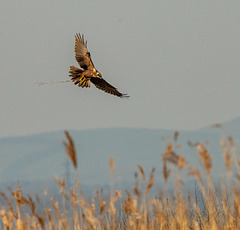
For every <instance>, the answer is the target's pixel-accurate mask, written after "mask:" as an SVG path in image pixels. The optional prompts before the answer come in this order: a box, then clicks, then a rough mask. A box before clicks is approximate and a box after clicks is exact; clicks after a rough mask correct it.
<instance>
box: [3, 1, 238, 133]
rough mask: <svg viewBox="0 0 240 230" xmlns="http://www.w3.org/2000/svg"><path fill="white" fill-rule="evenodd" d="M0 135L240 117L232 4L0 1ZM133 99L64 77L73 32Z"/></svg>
mask: <svg viewBox="0 0 240 230" xmlns="http://www.w3.org/2000/svg"><path fill="white" fill-rule="evenodd" d="M0 12H1V13H0V25H1V31H0V67H1V84H0V96H1V101H0V108H1V109H0V117H1V120H0V127H1V129H0V137H3V136H12V135H26V134H31V133H38V132H45V131H52V130H61V129H89V128H102V127H104V128H107V127H144V128H165V129H175V130H176V129H177V130H179V129H196V128H200V127H202V126H206V125H209V124H211V123H217V122H221V121H225V120H229V119H232V118H234V117H238V116H239V115H240V112H239V111H240V109H239V108H240V100H239V98H240V86H239V85H240V77H239V74H240V64H239V63H240V45H239V44H240V23H239V22H240V13H239V12H240V1H233V0H228V1H207V0H203V1H194V0H181V1H179V0H172V1H170V0H165V1H141V0H137V1H133V0H132V1H123V0H122V1H112V0H101V1H100V0H98V1H97V0H88V1H77V0H75V1H74V0H68V1H66V0H55V1H51V0H50V1H39V0H18V1H14V0H9V1H1V3H0ZM79 32H80V33H84V34H85V38H86V39H87V41H88V48H89V51H90V52H91V55H92V59H93V62H94V64H95V67H96V68H97V69H98V70H99V72H101V73H102V75H103V77H104V78H105V79H106V80H107V81H108V82H109V83H111V84H113V85H114V86H116V87H117V88H118V89H119V90H120V91H121V92H123V93H128V94H129V95H130V96H131V98H130V99H129V100H123V99H120V98H117V97H114V96H112V95H109V94H105V93H104V92H102V91H99V90H98V89H96V88H95V87H94V86H92V87H91V88H90V89H82V88H78V87H76V86H74V85H73V84H72V83H66V84H58V85H53V86H41V87H39V86H37V84H36V82H39V81H51V80H53V81H58V80H68V71H69V66H70V65H75V66H77V63H76V61H75V59H74V34H75V33H79Z"/></svg>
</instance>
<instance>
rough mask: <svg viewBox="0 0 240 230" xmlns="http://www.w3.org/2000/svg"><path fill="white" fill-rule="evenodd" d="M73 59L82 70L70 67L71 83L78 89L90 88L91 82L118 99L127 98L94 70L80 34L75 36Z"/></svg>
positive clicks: (85, 42)
mask: <svg viewBox="0 0 240 230" xmlns="http://www.w3.org/2000/svg"><path fill="white" fill-rule="evenodd" d="M75 58H76V60H77V62H78V64H79V65H80V67H81V68H82V69H79V68H77V67H75V66H70V71H69V73H70V75H69V77H71V80H72V82H74V84H75V85H78V86H79V87H82V88H84V87H86V88H87V87H90V82H92V83H93V84H94V85H95V86H96V87H97V88H98V89H100V90H103V91H104V92H106V93H110V94H113V95H115V96H118V97H121V98H123V97H129V96H128V95H127V94H122V93H120V92H119V91H118V90H117V89H116V88H115V87H114V86H112V85H110V84H109V83H108V82H106V81H105V80H104V79H103V78H102V75H101V74H100V73H99V72H98V71H97V70H96V69H95V67H94V64H93V62H92V59H91V55H90V53H89V52H88V50H87V41H84V36H83V35H81V34H76V35H75Z"/></svg>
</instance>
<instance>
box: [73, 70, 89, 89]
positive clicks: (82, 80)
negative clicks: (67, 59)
mask: <svg viewBox="0 0 240 230" xmlns="http://www.w3.org/2000/svg"><path fill="white" fill-rule="evenodd" d="M83 72H84V70H81V69H79V68H77V67H75V66H70V71H69V73H70V75H69V77H71V80H72V82H74V84H75V85H78V86H79V87H82V88H84V87H86V88H87V87H90V80H89V79H87V78H86V77H84V75H82V73H83Z"/></svg>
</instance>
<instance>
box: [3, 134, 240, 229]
mask: <svg viewBox="0 0 240 230" xmlns="http://www.w3.org/2000/svg"><path fill="white" fill-rule="evenodd" d="M65 135H66V139H67V140H66V141H64V142H63V145H64V147H65V150H66V153H67V155H68V157H69V158H70V160H71V161H72V164H73V166H74V168H75V170H76V175H77V174H78V171H77V158H76V149H75V145H74V141H73V139H72V137H71V136H70V135H69V133H68V132H65ZM178 136H179V133H177V132H176V133H175V134H174V137H173V141H172V142H170V143H168V144H167V146H166V150H165V153H163V154H162V160H163V169H162V172H163V173H162V174H163V179H164V181H165V184H166V185H167V184H168V181H169V178H172V179H173V181H174V183H175V187H174V191H173V194H170V193H169V191H168V189H163V190H160V191H159V192H158V194H156V195H155V197H153V196H152V194H151V190H152V188H153V186H154V185H155V183H156V181H155V176H154V175H155V168H153V169H152V171H151V173H150V175H149V178H148V179H146V174H145V172H144V169H143V167H142V166H141V165H138V166H137V167H138V170H139V173H140V176H141V177H140V178H139V176H138V172H136V173H135V185H134V186H133V188H132V191H127V190H125V191H124V192H123V191H120V190H114V187H113V185H112V186H111V191H110V196H109V198H108V199H107V200H106V198H105V199H104V198H103V193H102V192H99V191H97V192H96V197H93V198H92V200H91V202H87V200H86V199H84V196H83V193H82V191H81V189H80V183H79V179H78V177H77V176H76V182H75V185H74V186H73V188H70V189H66V181H65V179H64V178H63V179H59V178H57V177H56V178H55V182H56V184H57V185H58V186H59V188H60V191H59V193H60V194H61V196H62V199H61V200H54V198H53V197H51V196H50V197H49V205H48V206H46V207H45V208H44V209H43V210H42V211H37V210H39V209H37V205H38V204H39V198H38V197H36V198H35V199H34V198H33V197H31V196H30V195H26V196H24V195H23V191H22V188H21V186H20V184H17V186H16V188H15V189H9V194H6V193H2V192H0V196H1V197H2V199H3V201H4V205H3V206H1V207H0V209H1V210H0V218H1V222H2V223H1V228H2V229H9V230H10V229H52V230H53V229H59V230H61V229H109V230H110V229H136V230H137V229H149V230H151V229H161V230H165V229H184V230H185V229H186V230H188V229H189V230H190V229H203V230H205V229H206V230H210V229H226V230H227V229H228V230H230V229H240V186H239V185H240V161H239V160H238V152H237V148H236V146H235V144H234V141H233V138H232V137H228V138H226V139H222V140H221V147H222V151H223V157H224V160H225V171H226V180H225V181H223V182H222V187H221V189H216V187H215V185H214V183H213V181H212V178H211V170H212V159H211V154H210V153H209V152H208V150H207V148H206V147H205V146H204V145H203V144H202V143H195V144H191V146H192V147H194V148H196V149H197V150H198V154H199V159H200V161H201V163H202V165H203V169H204V171H205V172H200V171H199V170H197V169H196V168H194V167H193V166H191V165H189V164H188V163H187V160H186V159H185V158H184V157H182V156H181V155H179V154H177V153H176V150H177V149H178V147H179V145H177V143H176V142H177V139H178ZM234 162H235V163H236V164H235V165H234ZM109 170H110V173H111V174H115V173H116V172H115V162H114V160H113V158H110V160H109ZM183 170H185V171H186V172H187V174H188V176H189V177H193V178H194V179H195V181H196V184H195V189H194V190H193V191H188V192H187V193H186V192H185V191H184V192H183V184H184V182H183V181H182V179H181V173H180V172H181V171H183ZM230 181H231V182H232V183H230ZM230 184H231V186H230ZM140 185H144V186H145V188H144V189H140V188H141V186H140ZM166 187H167V186H166ZM67 206H70V209H69V208H66V207H67Z"/></svg>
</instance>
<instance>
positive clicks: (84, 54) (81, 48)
mask: <svg viewBox="0 0 240 230" xmlns="http://www.w3.org/2000/svg"><path fill="white" fill-rule="evenodd" d="M75 58H76V60H77V62H78V64H79V65H80V66H81V67H82V68H83V69H84V70H87V69H88V70H93V69H94V65H93V62H92V59H91V55H90V53H89V52H88V50H87V41H85V42H84V36H83V35H81V34H76V35H75Z"/></svg>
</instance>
